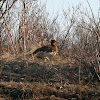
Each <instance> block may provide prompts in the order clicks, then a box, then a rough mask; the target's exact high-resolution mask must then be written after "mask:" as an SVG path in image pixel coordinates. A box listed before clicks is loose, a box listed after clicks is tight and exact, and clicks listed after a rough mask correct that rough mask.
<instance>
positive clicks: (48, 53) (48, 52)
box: [32, 40, 58, 60]
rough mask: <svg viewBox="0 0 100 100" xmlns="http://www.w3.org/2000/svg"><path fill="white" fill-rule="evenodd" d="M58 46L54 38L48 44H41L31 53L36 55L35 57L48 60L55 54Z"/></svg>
mask: <svg viewBox="0 0 100 100" xmlns="http://www.w3.org/2000/svg"><path fill="white" fill-rule="evenodd" d="M57 53H58V47H57V44H56V41H55V40H51V44H50V45H46V46H42V47H41V48H38V49H36V50H35V51H34V52H33V53H32V55H35V54H36V55H37V58H41V59H47V60H50V58H51V57H53V56H55V55H57Z"/></svg>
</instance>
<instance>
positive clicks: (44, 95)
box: [0, 61, 100, 100]
mask: <svg viewBox="0 0 100 100" xmlns="http://www.w3.org/2000/svg"><path fill="white" fill-rule="evenodd" d="M79 79H80V81H79ZM99 83H100V82H99V80H98V79H97V77H96V75H95V73H93V68H92V67H91V66H87V64H84V63H83V64H82V65H81V68H80V74H79V66H77V64H73V66H70V65H69V64H58V65H50V64H46V63H42V64H39V63H36V62H27V61H11V62H6V61H0V96H1V98H2V99H0V100H99V99H100V84H99Z"/></svg>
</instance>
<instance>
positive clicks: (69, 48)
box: [0, 0, 100, 100]
mask: <svg viewBox="0 0 100 100" xmlns="http://www.w3.org/2000/svg"><path fill="white" fill-rule="evenodd" d="M18 3H19V4H20V7H19V5H18ZM87 3H88V6H89V9H90V12H91V13H88V12H87V10H85V11H83V10H81V5H78V6H76V7H75V8H71V9H68V11H63V20H64V21H63V24H62V25H61V23H60V22H59V21H58V15H57V16H55V17H54V18H53V19H50V17H49V14H48V12H47V11H46V5H45V4H44V5H42V6H40V5H39V4H38V1H36V0H0V95H1V98H3V99H4V98H5V99H9V100H12V99H14V100H15V99H19V100H20V99H32V100H34V99H36V100H49V99H50V100H56V99H57V100H63V99H65V100H66V99H68V100H71V99H72V98H71V97H73V98H76V99H75V100H77V99H79V100H81V99H82V100H84V98H85V99H87V100H89V99H90V100H91V97H92V98H94V99H92V100H96V99H97V100H98V99H100V97H99V94H100V86H98V84H99V82H100V9H99V12H98V15H97V16H96V17H95V16H94V14H93V11H92V8H91V5H90V4H89V2H88V0H87ZM51 39H55V40H56V41H57V42H58V47H59V52H58V55H57V56H55V58H54V59H53V60H51V61H47V62H44V61H43V60H42V61H41V60H38V59H36V58H32V57H30V56H28V54H30V53H32V52H33V51H34V50H35V49H37V48H38V47H41V46H42V45H47V44H49V42H50V40H51ZM15 65H16V66H15ZM50 66H51V67H50ZM19 70H21V71H20V72H19ZM64 70H65V71H64ZM32 71H33V72H34V73H35V74H34V75H33V74H32V73H33V72H32ZM70 71H71V72H70ZM75 71H76V72H75ZM39 72H41V74H40V73H39ZM66 72H67V74H65V73H66ZM25 73H26V74H25ZM59 73H60V74H59ZM70 73H74V75H76V78H75V80H73V79H72V78H71V77H72V74H70ZM68 74H69V75H68ZM22 75H23V76H24V77H21V76H22ZM38 75H40V76H38ZM42 75H43V76H42ZM46 75H48V76H46ZM74 75H73V76H74ZM28 76H30V77H28ZM44 76H46V77H44ZM50 76H52V77H50ZM58 77H60V78H59V79H58V80H56V79H57V78H58ZM27 79H29V80H27ZM51 83H52V85H51ZM90 83H91V84H92V85H90ZM37 84H38V85H37ZM65 84H66V85H65ZM88 85H89V86H88ZM19 86H20V88H19ZM15 87H16V88H15ZM28 87H29V88H28ZM77 89H78V90H77ZM12 90H13V91H15V92H11V91H12ZM41 90H42V92H41ZM5 91H6V92H5ZM16 91H20V92H16ZM70 91H71V92H70ZM87 91H88V92H87ZM14 93H15V94H17V96H15V94H14ZM19 93H20V94H19ZM89 93H90V94H89ZM72 95H74V96H72ZM89 95H90V96H89ZM6 96H7V97H6ZM53 98H55V99H53ZM95 98H96V99H95ZM1 100H2V99H1Z"/></svg>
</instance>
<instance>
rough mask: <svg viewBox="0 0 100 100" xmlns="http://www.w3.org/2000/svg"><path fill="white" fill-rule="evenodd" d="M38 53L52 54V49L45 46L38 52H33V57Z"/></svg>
mask: <svg viewBox="0 0 100 100" xmlns="http://www.w3.org/2000/svg"><path fill="white" fill-rule="evenodd" d="M38 52H52V49H51V47H50V46H43V47H41V48H38V49H37V50H35V51H34V52H33V55H34V54H36V53H38Z"/></svg>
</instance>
